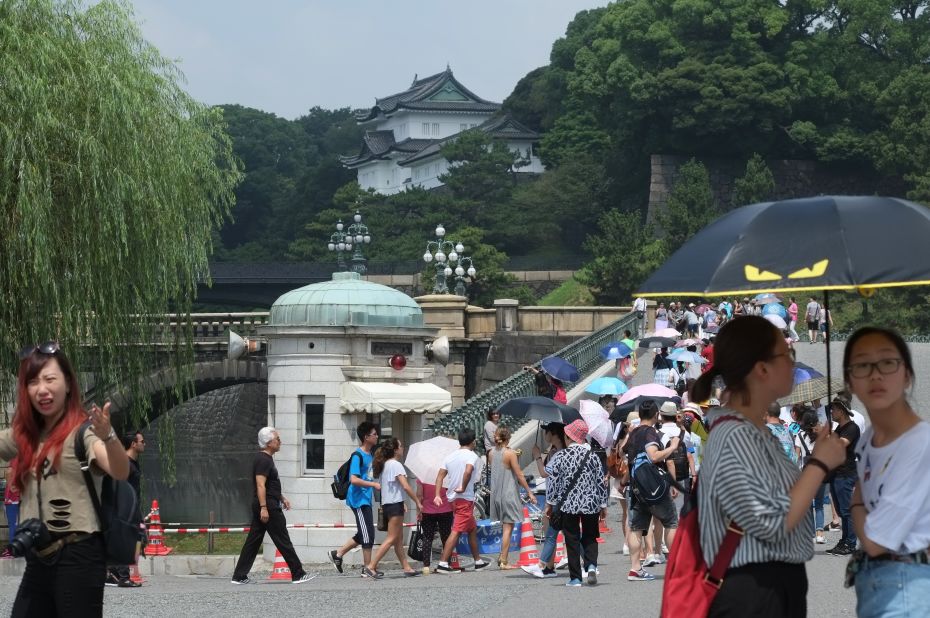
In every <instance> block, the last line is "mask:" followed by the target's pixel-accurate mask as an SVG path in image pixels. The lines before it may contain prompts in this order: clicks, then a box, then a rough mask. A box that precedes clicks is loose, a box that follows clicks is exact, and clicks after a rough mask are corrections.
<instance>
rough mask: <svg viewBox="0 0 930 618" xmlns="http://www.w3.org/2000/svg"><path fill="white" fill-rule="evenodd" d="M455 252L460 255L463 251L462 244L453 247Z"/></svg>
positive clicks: (463, 246)
mask: <svg viewBox="0 0 930 618" xmlns="http://www.w3.org/2000/svg"><path fill="white" fill-rule="evenodd" d="M455 250H456V251H458V252H459V253H460V254H461V253H463V252H464V251H465V245H463V244H462V243H458V244H457V245H455Z"/></svg>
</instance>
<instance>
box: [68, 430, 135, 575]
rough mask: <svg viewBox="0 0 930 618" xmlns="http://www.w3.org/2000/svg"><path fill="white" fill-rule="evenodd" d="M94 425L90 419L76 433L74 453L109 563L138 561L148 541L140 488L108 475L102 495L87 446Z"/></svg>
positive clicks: (102, 485)
mask: <svg viewBox="0 0 930 618" xmlns="http://www.w3.org/2000/svg"><path fill="white" fill-rule="evenodd" d="M90 426H91V423H90V421H87V422H85V423H83V424H82V425H81V426H80V427H79V428H78V430H77V432H76V433H75V435H74V456H75V458H76V459H77V460H78V462H80V465H81V472H82V473H83V475H84V483H85V484H86V485H87V491H88V492H89V493H90V499H91V502H93V504H94V511H95V512H96V513H97V518H98V519H99V520H100V528H101V531H102V532H103V541H104V547H105V549H106V557H107V563H108V564H116V565H129V564H135V563H136V560H137V558H138V556H139V552H140V551H141V549H142V544H143V543H145V526H144V524H143V523H142V513H141V512H140V511H139V502H138V498H137V497H136V491H135V490H134V489H133V488H132V485H130V484H129V483H128V482H127V481H118V480H116V479H114V478H112V477H111V476H109V475H105V476H104V477H103V480H102V482H101V491H100V496H98V495H97V491H96V489H95V487H94V480H93V478H92V477H91V474H90V464H89V463H88V457H87V451H86V449H85V447H84V432H85V431H86V430H87V429H88V428H89V427H90Z"/></svg>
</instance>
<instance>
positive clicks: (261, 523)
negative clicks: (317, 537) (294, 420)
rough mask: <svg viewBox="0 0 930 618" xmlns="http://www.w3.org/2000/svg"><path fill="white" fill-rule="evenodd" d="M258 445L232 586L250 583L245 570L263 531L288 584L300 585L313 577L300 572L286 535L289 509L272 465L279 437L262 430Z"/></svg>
mask: <svg viewBox="0 0 930 618" xmlns="http://www.w3.org/2000/svg"><path fill="white" fill-rule="evenodd" d="M258 445H259V446H260V447H261V450H260V451H259V452H258V454H257V455H255V460H254V462H253V463H252V483H253V485H252V487H253V490H254V491H253V494H252V523H251V524H250V527H249V536H247V537H246V539H245V543H244V544H243V545H242V551H241V552H240V553H239V560H238V561H237V562H236V568H235V570H234V571H233V576H232V583H234V584H250V583H252V580H251V579H249V570H250V569H251V568H252V563H253V562H255V556H256V555H257V554H258V549H259V548H260V547H261V545H262V541H263V540H264V538H265V532H266V531H267V532H268V534H269V535H271V542H272V543H274V546H275V547H276V548H277V549H278V551H279V552H281V556H282V557H283V558H284V561H285V562H287V566H288V568H289V569H290V570H291V582H292V583H294V584H301V583H303V582H306V581H310V580H311V579H313V578H314V577H316V575H315V574H314V575H311V574H310V573H307V572H306V571H304V568H303V565H301V564H300V559H299V558H298V557H297V552H296V551H294V546H293V545H292V544H291V537H290V535H289V534H288V533H287V522H286V521H285V519H284V511H285V510H288V509H290V508H291V503H290V502H289V501H288V499H287V498H285V497H284V496H283V495H282V494H281V480H280V479H279V478H278V469H277V468H275V465H274V454H275V453H277V452H278V451H279V450H281V436H279V435H278V432H277V431H276V430H275V428H274V427H263V428H262V429H261V431H259V432H258Z"/></svg>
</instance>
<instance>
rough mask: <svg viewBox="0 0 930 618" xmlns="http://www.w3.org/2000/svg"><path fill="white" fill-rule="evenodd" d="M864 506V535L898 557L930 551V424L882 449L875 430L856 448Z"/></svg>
mask: <svg viewBox="0 0 930 618" xmlns="http://www.w3.org/2000/svg"><path fill="white" fill-rule="evenodd" d="M856 454H857V455H858V456H859V461H858V463H857V465H856V467H857V469H858V472H859V482H860V485H861V487H862V501H863V503H864V504H865V508H866V509H867V510H868V515H866V518H865V535H866V536H867V537H869V539H871V540H872V541H874V542H875V543H878V544H879V545H883V546H885V547H887V548H888V549H890V550H891V551H893V552H896V553H901V554H908V553H912V552H916V551H920V550H921V549H926V548H927V547H928V546H930V474H924V471H926V470H927V469H928V468H930V423H927V422H925V421H921V422H920V423H917V425H915V426H914V427H912V428H911V429H909V430H908V431H907V433H905V434H904V435H902V436H900V437H898V438H897V439H896V440H895V441H894V442H892V443H891V444H887V445H885V446H883V447H881V448H879V447H875V446H872V428H871V427H869V428H868V429H866V431H865V433H864V434H863V435H862V438H861V439H860V440H859V442H858V444H857V445H856Z"/></svg>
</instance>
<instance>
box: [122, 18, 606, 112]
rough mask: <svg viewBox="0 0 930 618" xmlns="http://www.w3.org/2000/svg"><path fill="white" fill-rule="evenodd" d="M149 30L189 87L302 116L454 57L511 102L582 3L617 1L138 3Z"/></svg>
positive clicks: (482, 85) (392, 88)
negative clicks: (514, 89)
mask: <svg viewBox="0 0 930 618" xmlns="http://www.w3.org/2000/svg"><path fill="white" fill-rule="evenodd" d="M132 4H133V6H134V7H135V12H136V19H137V20H138V21H139V22H141V27H142V33H143V36H144V37H145V38H146V39H147V40H148V41H149V42H151V43H152V44H154V45H155V46H156V47H157V48H158V49H159V50H160V51H161V53H162V55H163V56H165V57H167V58H169V59H172V60H175V61H177V62H178V65H179V67H180V68H181V70H182V72H183V73H184V74H185V77H186V80H187V83H186V86H185V87H186V89H187V91H188V92H189V93H190V94H191V95H192V96H193V97H194V98H196V99H198V100H199V101H202V102H204V103H207V104H209V105H218V104H223V103H238V104H240V105H243V106H246V107H254V108H257V109H261V110H264V111H267V112H272V113H275V114H277V115H278V116H282V117H285V118H297V117H298V116H301V115H303V114H305V113H306V112H307V111H308V110H309V109H310V108H311V107H315V106H319V107H323V108H328V109H335V108H341V107H351V108H361V107H370V106H371V105H372V104H374V100H375V97H384V96H387V95H390V94H393V93H395V92H400V91H403V90H406V89H407V88H408V87H409V86H410V83H411V82H412V81H413V77H414V75H419V76H420V77H425V76H428V75H432V74H434V73H439V72H440V71H443V70H444V69H445V68H446V64H447V63H448V64H449V66H451V68H452V71H453V72H454V73H455V76H456V78H457V79H458V80H459V81H461V82H462V83H463V84H464V85H465V86H466V87H467V88H469V89H470V90H471V91H472V92H474V93H475V94H477V95H478V96H480V97H483V98H485V99H489V100H491V101H497V102H501V101H503V100H504V99H505V98H506V97H507V96H508V95H509V94H510V93H511V91H512V90H513V88H514V86H515V85H516V84H517V82H518V81H519V80H520V78H522V77H523V76H524V75H526V74H527V73H528V72H530V71H531V70H533V69H535V68H537V67H539V66H543V65H545V64H548V62H549V52H550V50H551V48H552V43H553V41H555V40H556V39H557V38H559V37H561V36H562V35H564V33H565V28H566V27H567V26H568V23H569V22H570V21H571V19H572V18H573V17H574V15H575V14H576V13H577V12H578V11H581V10H584V9H590V8H594V7H598V6H605V5H606V4H608V2H607V0H467V1H465V0H392V1H388V0H381V1H378V0H304V1H299V0H266V1H265V2H259V1H258V0H222V1H221V0H132Z"/></svg>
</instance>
